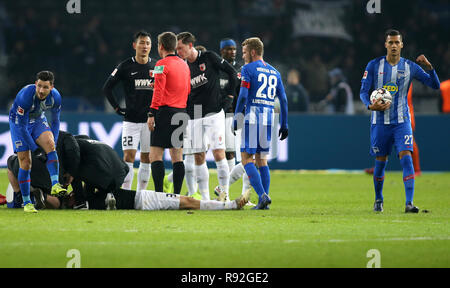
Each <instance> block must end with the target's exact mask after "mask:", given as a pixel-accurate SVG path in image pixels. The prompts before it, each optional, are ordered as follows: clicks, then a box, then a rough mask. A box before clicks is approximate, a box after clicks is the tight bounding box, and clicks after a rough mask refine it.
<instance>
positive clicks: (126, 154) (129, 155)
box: [123, 150, 136, 163]
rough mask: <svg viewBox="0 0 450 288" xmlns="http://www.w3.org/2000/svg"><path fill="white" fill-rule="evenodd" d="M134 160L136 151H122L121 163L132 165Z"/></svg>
mask: <svg viewBox="0 0 450 288" xmlns="http://www.w3.org/2000/svg"><path fill="white" fill-rule="evenodd" d="M135 158H136V151H133V150H124V151H123V161H125V162H128V163H132V162H134V159H135Z"/></svg>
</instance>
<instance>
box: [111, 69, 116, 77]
mask: <svg viewBox="0 0 450 288" xmlns="http://www.w3.org/2000/svg"><path fill="white" fill-rule="evenodd" d="M116 73H117V68H116V69H114V71H113V72H112V73H111V76H113V77H114V76H115V75H116Z"/></svg>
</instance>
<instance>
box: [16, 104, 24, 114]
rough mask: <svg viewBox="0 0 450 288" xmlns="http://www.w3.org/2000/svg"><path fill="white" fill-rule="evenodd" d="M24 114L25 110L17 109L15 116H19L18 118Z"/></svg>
mask: <svg viewBox="0 0 450 288" xmlns="http://www.w3.org/2000/svg"><path fill="white" fill-rule="evenodd" d="M24 113H25V110H23V108H22V107H20V106H19V107H17V114H19V115H20V116H23V114H24Z"/></svg>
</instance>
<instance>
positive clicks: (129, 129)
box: [122, 121, 150, 153]
mask: <svg viewBox="0 0 450 288" xmlns="http://www.w3.org/2000/svg"><path fill="white" fill-rule="evenodd" d="M139 143H140V144H141V147H140V148H141V152H142V153H149V152H150V129H148V125H147V123H133V122H127V121H124V122H123V124H122V150H130V149H133V150H137V149H138V146H139Z"/></svg>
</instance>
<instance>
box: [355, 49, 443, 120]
mask: <svg viewBox="0 0 450 288" xmlns="http://www.w3.org/2000/svg"><path fill="white" fill-rule="evenodd" d="M413 79H417V80H419V81H420V82H422V83H423V84H425V85H427V86H429V87H431V88H433V89H439V87H440V83H439V79H438V77H437V75H436V72H435V71H434V70H431V71H428V72H425V71H424V70H423V69H422V68H421V67H420V66H419V65H418V64H416V63H414V62H412V61H410V60H407V59H404V58H402V57H401V58H400V61H399V62H398V63H397V64H396V65H394V66H392V65H391V64H389V63H388V61H387V59H386V56H383V57H379V58H376V59H374V60H372V61H370V62H369V64H367V67H366V70H365V71H364V76H363V78H362V81H361V91H360V98H361V100H362V101H363V103H364V104H365V105H366V107H368V106H369V105H370V104H371V103H370V93H372V91H373V90H375V89H378V88H385V89H387V90H388V91H389V92H390V93H391V95H392V104H391V106H390V108H389V109H388V110H385V111H372V116H371V123H372V124H400V123H405V122H409V123H410V122H411V116H410V113H409V108H408V99H407V97H408V89H409V86H410V84H411V81H412V80H413Z"/></svg>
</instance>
